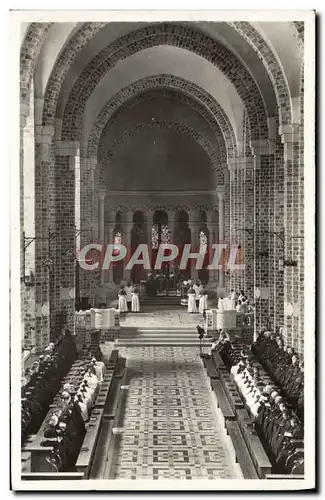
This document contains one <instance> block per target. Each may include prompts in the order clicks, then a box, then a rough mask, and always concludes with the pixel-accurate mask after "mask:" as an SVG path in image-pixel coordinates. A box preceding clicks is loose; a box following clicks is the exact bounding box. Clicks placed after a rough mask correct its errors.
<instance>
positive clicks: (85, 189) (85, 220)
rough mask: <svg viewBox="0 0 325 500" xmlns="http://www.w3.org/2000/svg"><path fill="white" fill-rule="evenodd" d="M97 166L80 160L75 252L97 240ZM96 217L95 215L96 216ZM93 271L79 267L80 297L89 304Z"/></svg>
mask: <svg viewBox="0 0 325 500" xmlns="http://www.w3.org/2000/svg"><path fill="white" fill-rule="evenodd" d="M96 166H97V159H96V158H81V169H80V170H81V171H80V178H81V182H80V191H81V194H80V206H81V216H80V230H81V234H80V238H79V242H80V246H78V239H77V241H76V247H77V252H78V251H79V250H81V249H82V248H83V247H84V246H85V245H88V244H90V243H95V242H96V241H95V240H96V239H97V231H96V225H95V223H94V218H95V213H96V211H95V202H96V200H95V190H94V188H95V180H94V178H95V170H96ZM96 215H97V214H96ZM95 274H96V273H95V271H86V270H85V269H82V268H81V267H80V266H79V281H80V296H81V297H89V298H90V301H91V303H92V302H93V297H94V293H95V288H96V283H95V279H94V278H95Z"/></svg>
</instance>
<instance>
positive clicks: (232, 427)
mask: <svg viewBox="0 0 325 500" xmlns="http://www.w3.org/2000/svg"><path fill="white" fill-rule="evenodd" d="M226 428H227V432H228V434H229V436H230V438H231V441H232V444H233V447H234V449H235V454H236V462H238V463H239V465H240V468H241V470H242V473H243V477H244V479H258V474H257V472H256V470H255V467H254V464H253V461H252V459H251V457H250V454H249V451H248V449H247V446H246V443H245V441H244V438H243V436H242V433H241V430H240V428H239V425H238V424H237V422H233V421H228V422H226Z"/></svg>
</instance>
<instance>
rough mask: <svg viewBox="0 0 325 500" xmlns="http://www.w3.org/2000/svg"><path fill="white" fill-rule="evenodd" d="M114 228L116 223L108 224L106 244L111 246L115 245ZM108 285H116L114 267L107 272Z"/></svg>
mask: <svg viewBox="0 0 325 500" xmlns="http://www.w3.org/2000/svg"><path fill="white" fill-rule="evenodd" d="M114 228H115V223H114V222H109V223H108V224H106V244H107V245H110V244H113V243H114ZM105 273H106V276H107V280H108V283H109V284H110V285H113V284H114V275H113V267H112V266H110V267H109V269H107V271H105Z"/></svg>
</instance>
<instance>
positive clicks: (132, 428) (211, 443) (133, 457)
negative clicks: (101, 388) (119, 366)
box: [111, 347, 242, 479]
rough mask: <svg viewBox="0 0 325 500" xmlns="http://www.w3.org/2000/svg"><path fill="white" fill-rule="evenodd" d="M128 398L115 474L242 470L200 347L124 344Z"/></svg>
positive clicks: (213, 475) (171, 475)
mask: <svg viewBox="0 0 325 500" xmlns="http://www.w3.org/2000/svg"><path fill="white" fill-rule="evenodd" d="M121 354H122V355H123V356H125V357H126V358H127V360H128V380H127V385H128V389H127V399H126V404H125V409H124V415H125V416H124V421H123V427H122V429H121V436H120V443H119V447H118V450H117V461H116V465H115V469H114V470H113V471H112V476H111V477H112V478H114V479H115V478H116V479H146V478H149V479H150V478H151V479H231V478H240V477H241V476H242V475H241V472H240V468H239V466H238V464H236V463H235V460H234V455H233V454H231V452H230V451H229V447H230V442H228V443H227V441H229V437H227V436H226V432H225V429H224V428H223V427H222V425H221V423H220V416H219V420H218V418H217V412H218V409H217V408H216V406H215V404H213V403H214V402H213V399H212V396H213V394H212V392H211V389H210V387H209V383H208V380H207V376H206V373H205V371H204V367H203V364H202V361H201V359H200V357H199V355H198V349H197V348H194V347H184V348H180V347H167V348H160V347H130V348H127V347H124V348H122V349H121Z"/></svg>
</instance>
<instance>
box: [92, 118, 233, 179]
mask: <svg viewBox="0 0 325 500" xmlns="http://www.w3.org/2000/svg"><path fill="white" fill-rule="evenodd" d="M152 129H162V130H171V131H173V132H178V133H181V134H185V135H188V136H189V137H191V138H192V139H193V140H194V141H195V142H196V143H197V144H198V145H199V146H201V148H203V149H204V151H205V152H206V154H207V155H208V157H209V159H210V161H211V164H212V167H213V168H214V170H215V172H216V180H217V182H218V184H220V185H223V183H224V172H223V169H224V168H225V167H224V165H223V164H222V161H221V158H220V154H219V150H218V148H217V147H216V145H215V144H213V143H212V142H211V141H209V140H208V139H207V138H206V137H205V136H204V135H202V134H200V133H199V132H198V131H197V130H194V129H192V128H190V127H188V126H187V125H184V124H183V123H178V122H173V121H156V122H150V123H139V124H138V125H136V126H135V127H132V128H130V129H129V130H126V131H125V132H124V133H123V134H122V135H121V136H120V137H119V138H118V139H117V140H116V141H115V142H114V143H113V144H112V146H111V147H110V148H109V149H108V151H105V150H104V148H103V149H100V148H99V151H100V153H101V156H99V158H98V161H99V165H100V172H99V180H100V182H102V183H103V185H104V178H105V165H107V163H109V162H110V161H111V160H112V158H113V157H114V154H115V153H116V151H117V150H118V149H119V147H120V146H121V145H122V144H123V143H124V142H125V141H126V140H127V139H128V138H130V137H134V136H136V135H137V134H141V133H143V132H145V131H146V130H152Z"/></svg>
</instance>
